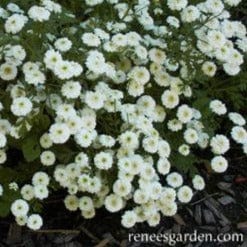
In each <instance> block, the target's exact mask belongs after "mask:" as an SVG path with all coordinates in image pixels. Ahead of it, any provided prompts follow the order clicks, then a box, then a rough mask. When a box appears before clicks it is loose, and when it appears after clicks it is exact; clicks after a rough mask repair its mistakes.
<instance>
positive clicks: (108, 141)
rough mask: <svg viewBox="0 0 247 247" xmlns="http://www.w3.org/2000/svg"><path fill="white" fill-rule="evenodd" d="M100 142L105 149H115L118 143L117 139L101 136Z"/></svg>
mask: <svg viewBox="0 0 247 247" xmlns="http://www.w3.org/2000/svg"><path fill="white" fill-rule="evenodd" d="M99 142H100V144H101V145H103V146H105V147H113V146H114V145H115V143H116V141H115V139H114V138H113V137H111V136H109V135H100V136H99Z"/></svg>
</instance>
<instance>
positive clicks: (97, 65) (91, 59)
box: [86, 50, 105, 74]
mask: <svg viewBox="0 0 247 247" xmlns="http://www.w3.org/2000/svg"><path fill="white" fill-rule="evenodd" d="M86 66H87V68H88V69H89V70H91V71H92V72H94V73H95V74H102V73H104V72H105V58H104V55H103V54H102V53H100V52H98V51H96V50H94V51H90V52H89V55H88V57H87V60H86Z"/></svg>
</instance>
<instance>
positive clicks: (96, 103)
mask: <svg viewBox="0 0 247 247" xmlns="http://www.w3.org/2000/svg"><path fill="white" fill-rule="evenodd" d="M104 101H105V97H104V94H102V93H100V92H92V91H87V92H86V95H85V102H86V104H87V105H88V106H89V107H91V108H92V109H96V110H98V109H100V108H102V107H103V106H104Z"/></svg>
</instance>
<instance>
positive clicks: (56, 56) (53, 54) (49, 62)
mask: <svg viewBox="0 0 247 247" xmlns="http://www.w3.org/2000/svg"><path fill="white" fill-rule="evenodd" d="M61 61H62V56H61V54H60V53H59V52H58V51H55V50H48V51H47V52H46V53H45V56H44V62H45V65H46V67H47V68H49V69H52V70H53V69H55V66H56V64H57V63H59V62H61Z"/></svg>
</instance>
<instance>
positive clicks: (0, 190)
mask: <svg viewBox="0 0 247 247" xmlns="http://www.w3.org/2000/svg"><path fill="white" fill-rule="evenodd" d="M2 195H3V186H2V185H1V184H0V197H1V196H2Z"/></svg>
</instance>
